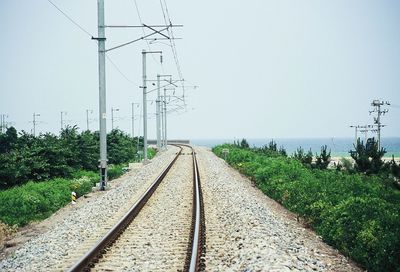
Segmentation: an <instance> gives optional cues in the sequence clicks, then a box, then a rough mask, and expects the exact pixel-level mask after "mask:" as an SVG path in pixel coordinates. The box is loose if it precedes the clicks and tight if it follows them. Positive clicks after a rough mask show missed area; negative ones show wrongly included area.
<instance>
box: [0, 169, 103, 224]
mask: <svg viewBox="0 0 400 272" xmlns="http://www.w3.org/2000/svg"><path fill="white" fill-rule="evenodd" d="M80 174H81V175H76V176H77V178H74V179H71V180H67V179H61V178H56V179H52V180H49V181H47V182H33V181H29V182H28V183H26V184H24V185H22V186H18V187H14V188H11V189H8V190H4V191H0V203H1V205H0V221H2V222H4V223H6V224H8V225H17V226H24V225H26V224H28V223H29V222H31V221H36V220H43V219H45V218H47V217H49V216H50V215H51V214H53V213H54V212H55V211H57V210H58V209H60V208H62V207H64V206H65V205H66V204H67V203H69V202H70V201H71V192H72V191H75V192H76V193H77V195H78V197H80V196H82V195H84V194H86V193H88V192H90V191H91V190H92V186H93V185H94V184H95V182H96V181H97V180H98V176H97V174H95V173H92V172H85V173H82V172H81V173H80ZM82 174H85V175H82ZM95 176H96V177H95Z"/></svg>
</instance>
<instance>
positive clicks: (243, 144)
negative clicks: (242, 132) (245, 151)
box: [240, 138, 250, 148]
mask: <svg viewBox="0 0 400 272" xmlns="http://www.w3.org/2000/svg"><path fill="white" fill-rule="evenodd" d="M240 147H241V148H250V146H249V143H248V142H247V140H246V139H244V138H243V139H242V141H241V142H240Z"/></svg>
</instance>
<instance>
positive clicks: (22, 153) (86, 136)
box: [0, 126, 155, 189]
mask: <svg viewBox="0 0 400 272" xmlns="http://www.w3.org/2000/svg"><path fill="white" fill-rule="evenodd" d="M99 141H100V137H99V133H98V132H90V131H84V132H81V133H78V128H77V127H76V126H73V127H70V126H68V127H66V128H65V129H63V130H62V131H61V133H60V136H55V135H53V134H50V133H46V134H41V135H39V136H37V137H35V136H33V135H31V134H28V133H26V132H24V131H22V132H21V133H20V134H19V135H18V134H17V131H16V130H15V128H13V127H10V128H8V129H7V131H6V133H0V165H2V167H1V168H0V189H7V188H10V187H12V186H15V185H21V184H24V183H25V182H27V181H28V180H33V181H45V180H48V179H52V178H55V177H61V178H71V177H72V175H73V173H74V172H75V171H80V170H89V171H97V170H98V159H99ZM107 145H108V146H107V148H108V159H109V163H110V164H123V163H128V162H132V161H134V160H135V158H136V157H135V155H136V153H137V150H138V148H140V147H141V146H142V139H138V138H131V137H130V136H128V135H127V134H125V133H124V132H122V131H120V130H116V129H114V130H112V131H111V132H110V133H109V134H108V135H107ZM154 154H155V150H154V149H149V158H152V157H153V156H154Z"/></svg>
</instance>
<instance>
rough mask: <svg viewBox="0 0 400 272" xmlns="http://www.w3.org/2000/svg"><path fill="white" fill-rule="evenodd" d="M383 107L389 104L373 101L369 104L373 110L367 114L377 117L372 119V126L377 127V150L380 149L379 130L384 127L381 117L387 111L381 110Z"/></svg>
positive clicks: (377, 100)
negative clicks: (373, 114) (374, 114)
mask: <svg viewBox="0 0 400 272" xmlns="http://www.w3.org/2000/svg"><path fill="white" fill-rule="evenodd" d="M385 105H387V106H389V105H390V103H389V102H388V101H380V100H379V99H375V100H373V101H372V103H371V106H372V107H374V109H373V110H372V111H370V112H369V114H372V113H376V114H377V116H376V117H374V124H375V125H376V126H377V127H378V128H377V132H378V149H380V148H381V128H382V127H384V126H385V125H382V124H381V115H385V114H386V113H387V112H388V111H389V110H388V109H381V106H385Z"/></svg>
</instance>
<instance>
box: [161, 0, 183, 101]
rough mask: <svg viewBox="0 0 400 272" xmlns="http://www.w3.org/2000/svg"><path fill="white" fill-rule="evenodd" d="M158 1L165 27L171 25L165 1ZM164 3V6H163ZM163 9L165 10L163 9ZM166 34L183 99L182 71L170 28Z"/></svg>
mask: <svg viewBox="0 0 400 272" xmlns="http://www.w3.org/2000/svg"><path fill="white" fill-rule="evenodd" d="M159 1H160V6H161V9H162V12H163V17H164V21H165V24H166V25H172V23H171V17H170V15H169V10H168V5H167V2H166V0H159ZM163 2H164V4H163ZM164 7H165V9H164ZM168 34H169V36H170V39H169V42H170V44H171V50H172V54H173V57H174V60H175V65H176V69H177V72H178V75H179V79H180V82H181V86H182V90H183V97H185V84H184V79H183V75H182V70H181V65H180V63H179V58H178V52H177V49H176V44H175V37H174V32H173V30H172V27H171V28H169V29H168Z"/></svg>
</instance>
